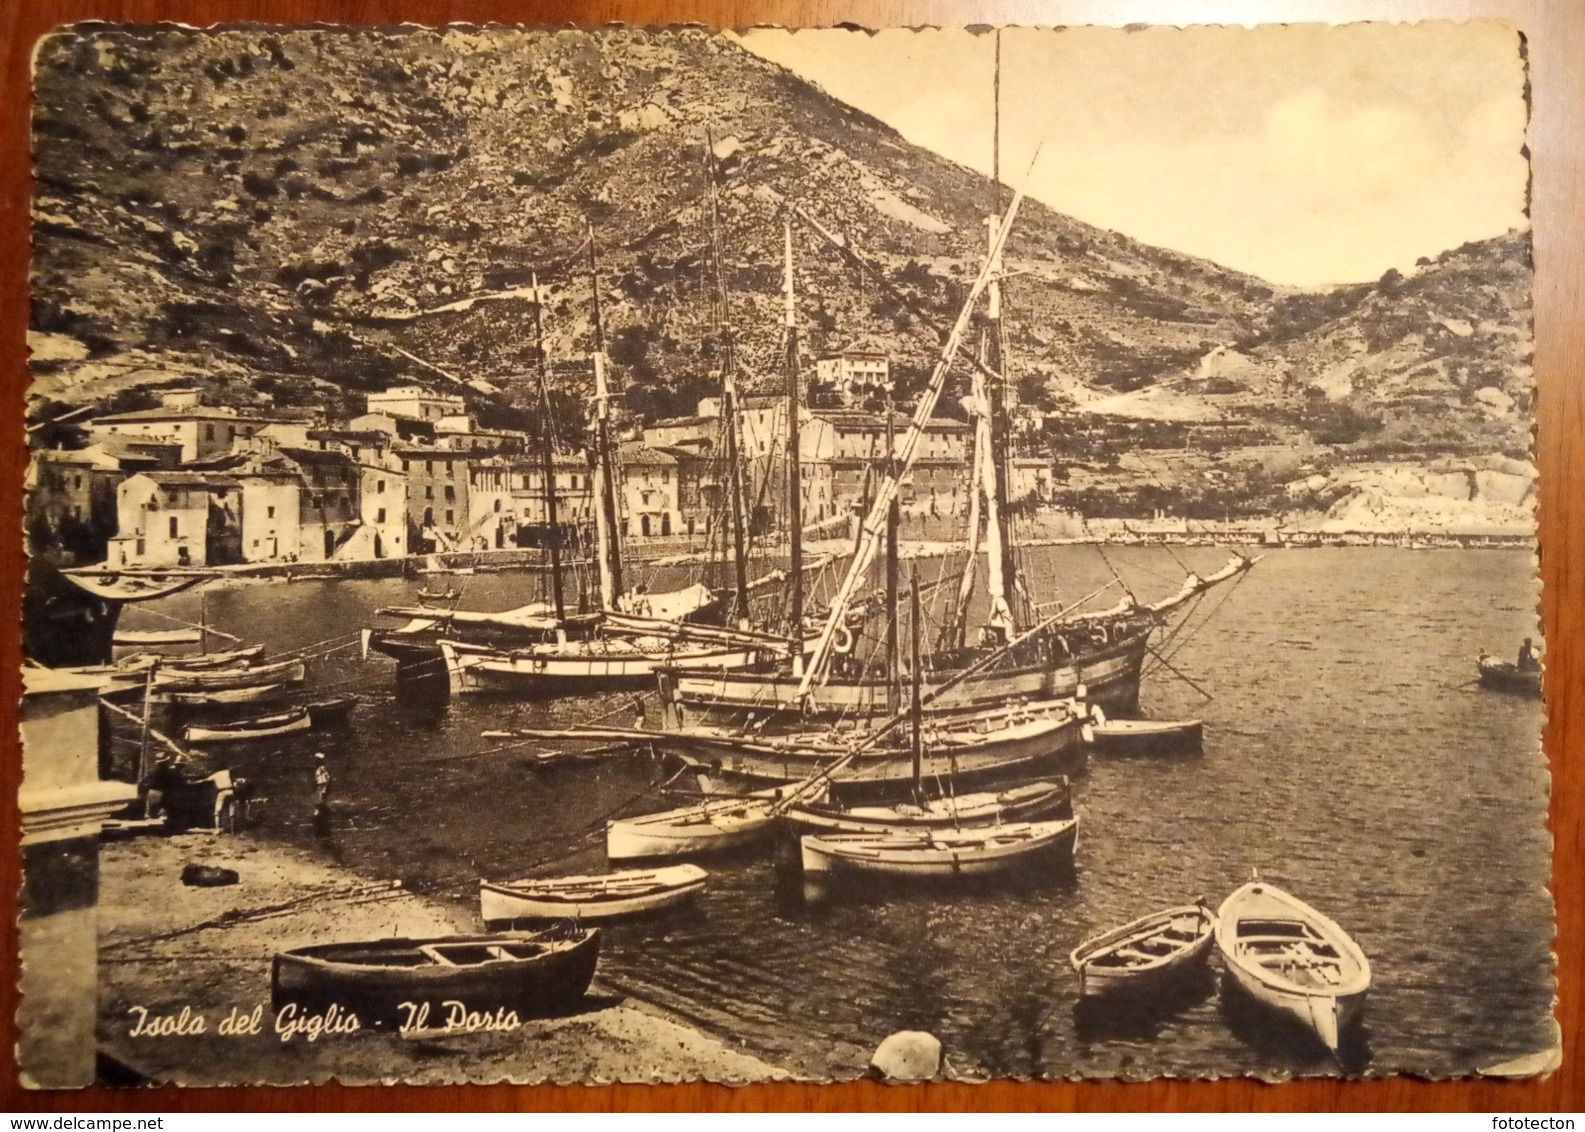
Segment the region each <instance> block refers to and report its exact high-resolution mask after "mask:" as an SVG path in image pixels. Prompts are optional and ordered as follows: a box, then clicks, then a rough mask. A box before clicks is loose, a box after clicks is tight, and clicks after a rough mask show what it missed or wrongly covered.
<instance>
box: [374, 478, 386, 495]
mask: <svg viewBox="0 0 1585 1132" xmlns="http://www.w3.org/2000/svg"><path fill="white" fill-rule="evenodd" d="M374 494H375V495H384V494H385V481H384V480H375V481H374Z"/></svg>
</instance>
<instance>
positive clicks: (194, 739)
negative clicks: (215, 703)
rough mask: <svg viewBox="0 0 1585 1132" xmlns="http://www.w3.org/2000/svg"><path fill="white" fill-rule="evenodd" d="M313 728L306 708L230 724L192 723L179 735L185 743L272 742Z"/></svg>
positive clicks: (239, 720)
mask: <svg viewBox="0 0 1585 1132" xmlns="http://www.w3.org/2000/svg"><path fill="white" fill-rule="evenodd" d="M312 727H313V722H312V721H311V720H310V719H309V718H308V709H307V708H293V709H292V710H291V711H282V712H276V713H274V714H273V715H256V716H253V717H252V718H251V719H238V720H235V721H233V722H230V723H208V724H197V723H195V724H192V725H191V726H189V727H188V728H187V730H186V731H184V732H183V733H182V736H183V738H185V739H186V740H187V741H188V742H189V743H247V742H252V741H254V740H257V739H276V738H279V737H280V736H282V735H295V734H296V733H297V732H299V731H307V730H309V729H310V728H312Z"/></svg>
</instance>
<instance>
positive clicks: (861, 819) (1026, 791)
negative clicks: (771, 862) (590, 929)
mask: <svg viewBox="0 0 1585 1132" xmlns="http://www.w3.org/2000/svg"><path fill="white" fill-rule="evenodd" d="M1072 806H1073V796H1072V791H1071V790H1070V789H1069V787H1068V782H1067V779H1063V780H1062V781H1061V783H1060V784H1059V783H1033V784H1030V785H1028V786H1021V787H1017V788H1015V789H1013V790H1007V791H1003V792H1002V793H1000V794H985V795H964V796H961V797H959V798H957V799H955V800H954V801H952V802H951V804H947V800H945V799H943V800H941V801H939V802H938V803H937V804H936V805H935V806H933V807H930V808H929V809H924V810H921V809H920V807H917V806H914V807H910V809H911V810H912V811H914V812H898V810H897V808H895V807H894V808H892V810H891V811H890V812H889V813H888V812H884V811H882V812H874V811H873V810H869V811H867V810H865V809H864V808H862V807H861V808H859V809H857V810H842V809H835V808H832V807H826V806H793V807H792V808H790V809H789V810H788V811H787V815H786V817H787V823H788V824H789V825H791V826H792V827H793V828H794V829H795V830H798V831H799V832H802V833H814V834H826V833H849V834H853V833H869V834H877V835H885V834H887V833H891V832H894V831H898V830H902V831H907V830H919V829H966V828H974V827H976V826H985V825H998V824H1000V823H1002V822H1011V821H1037V820H1039V819H1041V818H1046V817H1052V816H1059V815H1060V816H1069V815H1070V814H1071V811H1072Z"/></svg>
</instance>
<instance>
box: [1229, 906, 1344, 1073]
mask: <svg viewBox="0 0 1585 1132" xmlns="http://www.w3.org/2000/svg"><path fill="white" fill-rule="evenodd" d="M1216 949H1217V950H1218V951H1219V952H1220V953H1221V955H1222V962H1223V963H1224V964H1225V965H1226V967H1227V971H1228V974H1229V975H1231V976H1232V978H1233V980H1234V982H1236V983H1237V984H1238V986H1239V987H1240V988H1241V989H1242V990H1243V991H1244V992H1245V993H1246V994H1248V995H1249V996H1250V997H1251V998H1253V999H1255V1001H1257V1002H1260V1003H1263V1004H1264V1005H1266V1006H1268V1007H1271V1008H1272V1009H1274V1010H1276V1011H1279V1012H1280V1013H1282V1014H1285V1015H1287V1016H1289V1017H1290V1018H1293V1019H1295V1020H1297V1021H1298V1022H1299V1024H1300V1025H1302V1026H1304V1027H1306V1028H1307V1029H1309V1030H1310V1031H1312V1032H1313V1033H1314V1034H1315V1036H1316V1037H1318V1038H1320V1039H1321V1043H1322V1044H1323V1045H1325V1046H1326V1048H1327V1049H1329V1050H1331V1051H1332V1052H1333V1053H1336V1052H1337V1047H1338V1042H1339V1038H1340V1035H1341V1033H1342V1032H1343V1030H1344V1028H1345V1027H1347V1025H1348V1024H1349V1023H1350V1022H1351V1021H1353V1020H1354V1019H1355V1018H1357V1017H1358V1015H1359V1012H1360V1009H1361V1007H1363V1006H1364V1003H1365V993H1366V992H1367V991H1368V990H1369V989H1370V961H1369V960H1368V959H1366V958H1365V953H1364V952H1363V951H1361V950H1360V948H1359V945H1358V944H1357V943H1355V942H1354V941H1353V940H1352V939H1350V938H1349V935H1348V933H1347V932H1345V931H1344V930H1343V929H1342V928H1341V927H1339V926H1338V925H1337V924H1336V923H1334V922H1333V921H1331V920H1330V919H1328V918H1327V917H1326V916H1323V915H1322V914H1321V913H1320V912H1317V911H1316V910H1315V909H1314V908H1312V907H1310V906H1309V905H1308V904H1306V903H1304V901H1302V900H1300V899H1298V898H1297V897H1294V896H1290V895H1289V894H1288V893H1286V892H1283V891H1282V890H1281V889H1279V888H1276V887H1275V886H1273V885H1270V884H1267V883H1266V882H1265V881H1254V882H1252V883H1250V884H1246V885H1244V887H1242V888H1240V889H1239V890H1238V891H1236V892H1234V893H1233V894H1232V895H1231V896H1229V897H1228V898H1227V899H1226V900H1224V901H1223V902H1222V907H1221V908H1220V909H1219V910H1218V911H1217V914H1216Z"/></svg>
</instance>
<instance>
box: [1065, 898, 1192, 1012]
mask: <svg viewBox="0 0 1585 1132" xmlns="http://www.w3.org/2000/svg"><path fill="white" fill-rule="evenodd" d="M1215 927H1216V917H1215V915H1214V914H1213V913H1212V912H1211V909H1210V908H1208V907H1207V906H1206V905H1205V904H1204V903H1199V904H1184V905H1180V906H1178V907H1176V908H1167V909H1164V910H1163V911H1160V912H1152V913H1150V914H1149V915H1147V916H1141V917H1140V918H1139V919H1137V920H1133V921H1131V922H1129V923H1127V924H1124V925H1123V926H1122V927H1119V928H1113V929H1112V930H1111V931H1108V932H1104V933H1102V934H1101V935H1098V936H1095V937H1094V938H1093V939H1087V940H1085V941H1084V942H1083V943H1081V944H1079V946H1078V947H1076V948H1074V949H1073V951H1072V953H1071V954H1070V955H1069V956H1068V962H1069V963H1070V964H1072V966H1073V970H1074V971H1075V972H1076V973H1077V974H1078V976H1079V994H1080V995H1086V994H1101V993H1104V992H1108V991H1117V990H1123V989H1141V990H1143V989H1149V988H1152V987H1155V986H1156V985H1157V984H1158V983H1159V982H1160V981H1161V980H1162V979H1164V978H1167V977H1169V976H1171V975H1173V974H1176V973H1179V972H1182V971H1184V970H1185V969H1187V968H1190V967H1194V966H1198V965H1203V964H1204V962H1205V960H1206V957H1207V956H1209V955H1210V952H1211V944H1212V942H1213V938H1212V937H1213V933H1214V930H1215Z"/></svg>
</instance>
